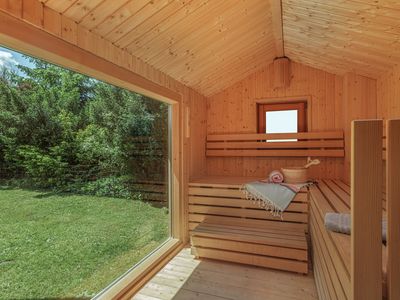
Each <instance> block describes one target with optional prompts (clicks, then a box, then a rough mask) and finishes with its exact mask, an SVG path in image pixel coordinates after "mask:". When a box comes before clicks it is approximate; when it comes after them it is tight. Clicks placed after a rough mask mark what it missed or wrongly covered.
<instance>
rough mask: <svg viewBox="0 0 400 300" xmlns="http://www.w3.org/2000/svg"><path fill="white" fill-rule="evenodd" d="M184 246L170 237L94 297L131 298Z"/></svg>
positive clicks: (100, 299) (96, 298)
mask: <svg viewBox="0 0 400 300" xmlns="http://www.w3.org/2000/svg"><path fill="white" fill-rule="evenodd" d="M183 246H184V245H183V243H182V242H181V241H180V240H178V239H174V238H170V239H168V240H167V241H165V242H164V244H162V245H161V246H160V247H159V248H158V249H156V250H155V251H154V252H152V253H150V254H149V255H148V256H146V257H145V258H143V259H142V260H141V261H139V262H138V263H137V264H136V265H135V266H133V267H132V268H131V269H130V270H128V271H127V272H126V273H125V274H124V275H122V276H121V277H120V278H118V279H117V280H115V281H114V282H113V283H112V284H110V285H109V286H108V287H107V288H105V289H104V290H103V291H101V292H100V293H99V294H98V295H96V296H95V297H94V298H93V299H95V300H106V299H107V300H109V299H129V298H131V297H132V296H133V295H134V294H135V293H136V292H137V291H138V290H139V289H140V288H141V287H142V286H143V285H144V284H145V283H146V282H147V281H148V280H150V279H151V277H152V276H153V275H154V274H155V273H157V272H158V271H159V270H161V268H162V267H163V266H164V265H165V264H166V263H167V262H168V261H169V260H170V259H171V258H172V257H174V256H175V255H176V254H177V253H178V252H179V251H180V250H181V249H182V248H183Z"/></svg>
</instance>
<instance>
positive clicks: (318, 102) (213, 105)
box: [207, 63, 344, 178]
mask: <svg viewBox="0 0 400 300" xmlns="http://www.w3.org/2000/svg"><path fill="white" fill-rule="evenodd" d="M291 70H292V78H291V83H290V86H289V87H288V88H275V89H274V88H273V82H274V75H273V74H274V70H273V64H270V65H268V66H266V67H264V68H263V69H262V70H260V71H258V72H256V73H254V74H252V75H250V76H249V77H247V78H245V79H244V80H242V81H240V82H238V83H236V84H234V85H233V86H232V87H230V88H228V89H226V90H224V91H223V92H221V93H218V94H216V95H214V96H212V97H210V98H209V99H208V102H207V132H208V133H209V134H212V133H251V132H256V131H257V118H256V103H257V101H258V100H263V99H268V98H274V97H275V98H279V97H290V96H293V97H294V96H311V102H312V103H311V124H309V130H310V131H321V130H332V129H342V128H343V122H344V120H343V104H344V102H343V77H341V76H338V75H334V74H331V73H327V72H324V71H321V70H317V69H314V68H311V67H307V66H304V65H302V64H298V63H292V65H291ZM304 162H305V159H304V158H300V159H293V158H292V159H289V158H207V173H208V174H213V175H214V174H215V175H233V176H267V174H268V172H269V171H272V170H273V169H279V168H280V167H282V166H301V165H303V164H304ZM342 167H343V159H334V158H327V159H322V164H321V165H320V166H318V167H315V168H313V169H312V171H311V173H312V176H313V177H316V178H318V177H323V176H325V177H327V176H329V177H332V178H341V176H342Z"/></svg>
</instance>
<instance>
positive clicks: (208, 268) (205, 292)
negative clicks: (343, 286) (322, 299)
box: [132, 248, 318, 300]
mask: <svg viewBox="0 0 400 300" xmlns="http://www.w3.org/2000/svg"><path fill="white" fill-rule="evenodd" d="M132 299H133V300H172V299H173V300H183V299H185V300H191V299H193V300H203V299H207V300H224V299H225V300H226V299H229V300H241V299H252V300H261V299H262V300H268V299H282V300H286V299H288V300H289V299H291V300H304V299H310V300H312V299H318V296H317V291H316V287H315V283H314V278H313V275H312V274H309V275H308V276H304V275H300V274H293V273H289V272H282V271H275V270H271V269H266V268H258V267H252V266H245V265H240V264H233V263H226V262H220V261H215V260H197V259H195V258H194V257H193V256H192V255H191V254H190V249H189V248H185V249H183V250H182V251H181V252H180V253H179V254H178V255H177V256H176V257H175V258H173V259H172V260H171V261H170V262H169V263H168V264H167V265H166V266H165V267H164V268H163V269H162V270H161V271H160V272H159V273H158V274H157V275H156V276H154V278H153V279H152V280H150V281H149V282H148V283H147V284H146V285H145V286H144V287H143V288H142V289H141V290H140V291H139V292H138V293H137V294H136V295H135V296H134V297H133V298H132Z"/></svg>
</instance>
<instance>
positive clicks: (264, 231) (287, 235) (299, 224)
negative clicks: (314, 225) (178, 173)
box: [189, 177, 308, 274]
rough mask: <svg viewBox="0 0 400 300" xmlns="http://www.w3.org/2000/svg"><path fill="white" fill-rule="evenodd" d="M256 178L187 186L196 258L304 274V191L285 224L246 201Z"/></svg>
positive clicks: (211, 179) (207, 180)
mask: <svg viewBox="0 0 400 300" xmlns="http://www.w3.org/2000/svg"><path fill="white" fill-rule="evenodd" d="M253 180H255V179H254V178H223V177H208V178H201V179H197V180H192V181H191V183H190V184H189V228H190V235H191V243H192V251H193V254H194V255H195V256H197V257H204V258H212V259H219V260H225V261H231V262H238V263H243V264H250V265H256V266H262V267H269V268H274V269H280V270H285V271H292V272H297V273H303V274H306V273H307V272H308V255H307V250H308V246H307V239H306V232H307V227H308V194H307V190H306V189H305V190H302V191H301V192H300V193H299V194H298V195H297V196H296V197H295V199H294V201H293V202H292V203H291V204H290V205H289V207H288V209H287V210H286V211H285V212H284V213H283V218H282V219H281V218H280V217H274V216H272V215H271V213H270V212H267V211H266V210H265V209H263V208H260V207H259V206H258V205H257V204H255V203H253V202H252V201H249V200H247V199H245V197H244V193H243V192H241V191H240V188H241V186H242V185H243V183H246V182H249V181H253Z"/></svg>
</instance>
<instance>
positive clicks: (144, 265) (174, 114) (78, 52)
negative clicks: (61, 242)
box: [0, 12, 188, 299]
mask: <svg viewBox="0 0 400 300" xmlns="http://www.w3.org/2000/svg"><path fill="white" fill-rule="evenodd" d="M0 15H1V18H0V44H1V45H3V46H4V47H7V48H10V49H13V50H15V51H18V52H21V53H25V54H27V55H30V56H33V57H36V58H40V59H43V60H45V61H48V62H50V63H53V64H55V65H58V66H61V67H65V68H67V69H70V70H73V71H76V72H79V73H81V74H84V75H87V76H90V77H93V78H96V79H99V80H101V81H104V82H107V83H110V84H113V85H115V86H118V87H121V88H124V89H127V90H130V91H132V92H136V93H140V94H143V95H145V96H148V97H151V98H153V99H156V100H159V101H162V102H165V103H168V104H170V116H171V121H170V132H171V134H170V163H169V164H170V178H169V180H170V182H171V184H170V191H169V194H170V195H171V196H170V210H171V216H170V217H171V226H170V227H171V237H170V238H169V239H168V240H167V241H165V242H164V243H163V244H162V245H160V247H159V248H158V249H156V250H154V251H153V252H152V253H149V254H148V255H147V256H146V257H145V258H143V259H142V260H141V261H140V262H138V263H137V264H135V265H133V266H132V267H131V268H130V269H129V270H128V271H127V272H126V273H125V274H121V276H120V277H119V278H118V279H116V280H115V281H114V282H112V283H110V284H109V285H108V286H107V287H105V289H104V290H102V291H100V292H99V294H97V295H96V296H95V297H94V299H117V298H121V297H129V295H133V294H134V293H135V292H136V291H138V290H139V289H140V288H141V287H142V286H143V285H144V284H145V283H146V282H147V280H149V279H150V278H151V276H152V275H154V274H155V273H157V272H158V271H159V270H161V268H162V267H163V266H164V265H165V264H166V263H167V262H168V261H169V260H170V259H171V258H172V257H173V256H174V255H176V254H177V253H178V252H179V251H180V250H181V249H183V248H184V246H185V244H186V242H187V241H188V229H187V225H186V224H187V215H186V214H185V211H186V206H187V203H186V202H185V201H184V199H185V197H184V191H185V188H184V185H185V177H184V169H183V154H182V153H183V148H184V144H183V129H182V126H180V123H181V119H182V117H181V112H182V111H183V109H182V106H183V105H184V104H183V99H182V95H181V94H180V93H178V92H176V91H174V90H172V89H170V88H167V87H164V86H161V85H159V84H157V83H155V82H153V81H151V80H148V79H147V78H144V77H143V76H142V75H139V74H137V73H135V72H134V71H132V70H128V69H126V68H123V67H121V66H119V65H117V64H116V63H115V62H112V61H109V60H107V59H104V58H102V57H100V56H98V55H96V54H94V53H92V52H88V51H87V50H85V49H84V48H80V47H78V46H77V45H75V44H71V43H68V42H66V41H65V40H62V39H60V38H58V37H57V36H54V35H52V34H50V33H48V32H46V31H44V30H43V29H41V28H37V27H35V26H32V25H31V24H28V23H26V22H24V21H22V20H20V19H16V18H14V17H12V16H10V15H8V14H6V13H4V12H0ZM122 54H123V53H122V52H121V55H122Z"/></svg>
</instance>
